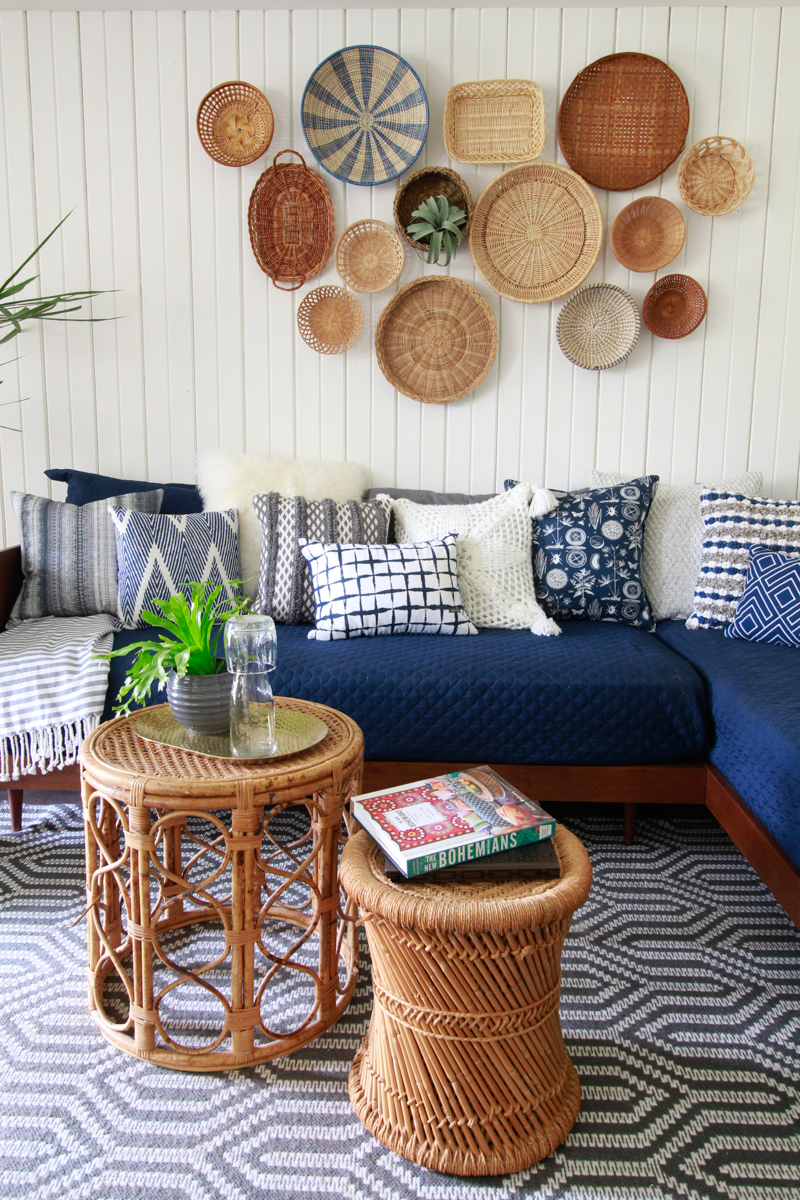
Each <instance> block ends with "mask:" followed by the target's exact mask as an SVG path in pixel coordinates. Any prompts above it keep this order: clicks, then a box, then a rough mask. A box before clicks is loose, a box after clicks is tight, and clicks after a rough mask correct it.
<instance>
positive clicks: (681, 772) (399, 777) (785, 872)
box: [0, 546, 800, 928]
mask: <svg viewBox="0 0 800 1200" xmlns="http://www.w3.org/2000/svg"><path fill="white" fill-rule="evenodd" d="M21 586H22V566H21V559H20V548H19V546H14V547H12V548H11V549H8V550H1V551H0V629H2V628H5V624H6V621H7V620H8V616H9V613H10V612H11V608H12V605H13V603H14V600H15V599H16V597H17V595H18V594H19V590H20V587H21ZM465 765H466V764H465V763H444V762H367V763H365V764H364V781H363V788H364V791H368V792H371V791H378V790H379V789H381V788H388V787H395V786H401V785H402V784H404V783H408V781H409V779H425V778H427V777H428V776H431V775H440V774H443V773H444V772H446V771H454V770H456V769H458V768H463V767H464V766H465ZM472 765H477V764H472ZM491 765H492V766H493V767H494V768H495V770H497V771H499V773H500V774H501V775H502V776H503V777H504V778H505V779H508V780H509V782H510V783H513V784H515V785H516V786H517V787H519V788H520V789H521V790H522V791H524V792H527V793H528V794H530V795H532V796H535V797H536V799H537V800H538V801H539V802H540V803H542V804H544V805H545V807H546V806H547V805H548V804H554V803H581V804H585V803H590V802H603V803H616V804H619V803H621V804H623V805H624V806H625V844H626V845H628V846H629V845H631V843H632V842H633V838H634V829H635V823H636V810H637V806H638V805H640V804H704V805H705V806H706V807H707V808H708V809H710V811H711V812H712V813H713V814H714V816H715V817H716V819H717V820H718V821H719V823H720V825H721V826H722V828H723V829H724V830H725V832H726V833H727V834H728V836H729V837H730V838H731V840H732V841H733V842H734V843H735V844H736V846H738V848H739V850H741V852H742V854H743V855H744V857H745V858H746V859H747V861H748V862H749V863H750V865H751V866H752V867H753V868H754V869H755V870H756V871H757V873H758V874H759V875H760V876H761V878H762V880H763V881H764V883H765V884H766V885H767V887H768V888H769V889H770V891H771V892H772V894H773V896H774V897H775V899H776V900H777V901H778V903H779V904H780V905H781V906H782V907H783V908H784V909H785V910H786V912H787V913H788V915H789V917H790V918H791V919H792V921H793V922H794V923H795V925H796V926H797V927H798V928H800V871H798V869H797V867H795V866H794V864H793V863H792V862H791V860H790V859H789V858H788V856H787V855H786V854H785V853H784V851H783V850H782V849H781V847H780V846H779V845H778V843H777V842H776V840H775V838H774V837H773V836H772V834H771V833H769V832H768V830H767V829H766V828H765V827H764V825H763V824H762V822H761V821H760V820H759V819H758V817H756V816H755V814H754V813H752V812H751V811H750V809H749V808H748V807H747V805H746V804H745V802H744V801H743V800H742V799H741V797H740V796H739V795H738V794H737V793H736V792H735V791H734V789H733V788H732V787H731V786H730V784H729V783H728V781H727V780H726V779H725V777H724V775H722V774H721V773H720V772H719V771H718V770H717V769H716V767H713V766H712V765H711V764H710V763H686V764H683V763H682V764H677V765H676V764H666V765H663V766H638V767H576V766H563V767H560V766H538V765H533V766H520V765H518V764H515V763H492V764H491ZM27 790H36V791H41V790H49V791H65V792H71V791H79V790H80V774H79V768H78V766H77V765H75V766H72V767H65V768H64V769H63V770H61V771H51V772H49V773H48V774H46V775H25V776H23V777H22V778H21V779H19V780H16V781H15V783H14V786H13V787H10V788H9V789H8V800H9V804H10V807H11V827H12V829H13V830H17V831H18V830H20V829H21V828H22V802H23V796H24V793H25V791H27Z"/></svg>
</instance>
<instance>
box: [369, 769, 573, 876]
mask: <svg viewBox="0 0 800 1200" xmlns="http://www.w3.org/2000/svg"><path fill="white" fill-rule="evenodd" d="M353 815H354V816H355V818H356V820H357V821H358V822H359V824H360V825H361V826H362V827H363V828H364V829H365V830H366V831H367V833H368V834H370V836H371V837H372V838H373V839H374V840H375V841H376V842H377V843H378V845H379V846H380V847H381V849H382V850H383V853H384V855H385V858H386V875H387V877H388V878H400V879H403V878H405V879H410V878H413V877H414V876H415V875H427V874H429V873H432V872H437V874H439V873H441V875H442V878H443V879H444V878H446V879H447V880H449V881H456V880H458V881H459V882H460V881H463V880H469V879H475V880H478V879H482V878H484V877H486V876H488V875H492V876H495V875H501V874H502V875H506V874H511V873H514V874H518V873H524V874H532V875H534V876H539V877H542V878H553V877H557V876H558V875H559V874H560V870H561V868H560V864H559V861H558V855H557V854H556V850H555V847H554V845H553V843H552V841H551V839H552V836H553V834H554V833H555V828H556V823H555V820H554V819H553V817H551V816H550V815H549V813H546V812H545V811H544V809H543V808H541V807H540V806H539V805H538V804H537V803H536V802H535V801H534V800H530V799H528V797H527V796H524V795H523V794H522V792H520V791H517V789H516V788H515V787H512V785H511V784H510V783H507V782H506V780H505V779H502V778H501V777H500V776H499V775H498V774H497V772H496V771H493V770H492V769H491V768H490V767H467V768H465V769H464V770H463V771H453V772H452V773H451V774H449V775H437V776H436V777H435V778H433V779H422V780H420V781H419V782H417V783H410V784H408V785H407V786H406V787H403V788H393V789H390V790H388V791H382V792H369V793H368V794H367V795H365V796H356V797H355V798H354V800H353Z"/></svg>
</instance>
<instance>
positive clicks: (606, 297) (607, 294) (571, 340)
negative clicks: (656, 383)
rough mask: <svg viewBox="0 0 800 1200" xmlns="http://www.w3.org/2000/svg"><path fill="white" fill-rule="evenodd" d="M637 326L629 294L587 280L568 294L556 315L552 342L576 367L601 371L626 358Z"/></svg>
mask: <svg viewBox="0 0 800 1200" xmlns="http://www.w3.org/2000/svg"><path fill="white" fill-rule="evenodd" d="M639 328H640V322H639V309H638V308H637V307H636V301H635V300H634V299H633V296H629V295H628V293H627V292H624V291H623V290H622V288H619V287H615V286H614V285H613V284H610V283H590V284H587V286H586V287H582V288H580V289H579V291H577V292H576V293H575V295H574V296H571V297H570V298H569V300H568V301H567V303H566V304H565V305H564V307H563V308H562V310H561V312H560V313H559V314H558V321H557V322H556V341H557V342H558V344H559V346H560V347H561V350H562V351H563V353H564V354H565V355H566V357H567V358H568V359H569V361H570V362H573V363H575V365H576V366H578V367H583V368H584V369H585V370H587V371H603V370H606V369H607V368H608V367H616V366H617V364H618V363H621V362H622V361H623V360H624V359H626V358H627V357H628V355H629V354H630V352H631V350H632V349H633V347H634V346H635V345H636V342H637V340H638V338H639Z"/></svg>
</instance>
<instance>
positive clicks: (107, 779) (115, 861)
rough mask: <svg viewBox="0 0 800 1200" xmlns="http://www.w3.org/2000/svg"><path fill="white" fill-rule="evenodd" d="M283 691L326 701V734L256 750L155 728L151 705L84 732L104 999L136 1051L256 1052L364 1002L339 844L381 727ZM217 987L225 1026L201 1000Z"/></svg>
mask: <svg viewBox="0 0 800 1200" xmlns="http://www.w3.org/2000/svg"><path fill="white" fill-rule="evenodd" d="M276 703H277V704H278V706H279V707H283V708H289V709H294V710H300V711H306V712H311V713H313V714H314V715H315V716H317V717H319V718H321V719H322V720H323V721H324V722H325V723H326V725H327V726H328V734H327V736H326V737H325V738H324V739H323V740H322V741H321V742H318V743H317V745H316V746H313V747H311V748H310V749H308V750H303V751H301V752H300V753H298V754H294V755H292V756H290V757H287V758H284V759H280V760H278V761H276V762H274V763H273V764H271V765H266V764H264V763H261V764H258V765H251V766H248V765H246V764H244V763H239V762H236V761H232V760H229V759H219V758H211V757H209V756H206V755H201V754H193V753H191V752H190V751H186V750H180V749H177V748H174V747H172V746H164V745H161V744H158V743H155V742H150V741H144V740H143V739H142V738H140V737H139V736H138V735H137V734H136V733H134V731H133V728H132V724H133V721H134V720H135V719H136V714H135V715H134V716H133V717H126V718H121V719H119V720H116V721H109V722H107V723H106V724H104V725H101V726H100V728H99V729H97V730H96V731H95V732H94V733H93V734H91V736H90V737H88V738H87V739H86V741H85V742H84V745H83V750H82V752H81V787H82V793H83V812H84V820H85V826H86V890H87V904H88V909H87V912H88V917H89V930H88V941H89V1008H90V1010H91V1013H92V1016H93V1017H94V1020H95V1022H96V1023H97V1025H98V1027H99V1029H100V1031H101V1033H102V1034H103V1036H104V1037H106V1038H107V1039H108V1041H110V1042H111V1043H112V1044H113V1045H114V1046H117V1047H118V1048H119V1049H120V1050H125V1051H126V1052H127V1053H128V1054H133V1055H135V1057H136V1058H143V1059H147V1060H148V1061H149V1062H154V1063H157V1064H158V1065H159V1066H163V1067H172V1068H174V1069H176V1070H180V1071H223V1070H229V1069H230V1068H232V1067H248V1066H253V1065H254V1064H255V1063H260V1062H266V1061H268V1060H269V1059H273V1058H278V1057H279V1056H280V1055H283V1054H289V1053H290V1052H291V1051H293V1050H296V1049H298V1047H300V1046H304V1045H305V1044H306V1043H307V1042H310V1041H312V1040H313V1039H314V1038H316V1037H318V1036H319V1035H320V1034H321V1033H323V1032H324V1031H325V1030H326V1029H328V1028H329V1027H330V1026H331V1025H333V1024H334V1022H335V1021H337V1020H338V1019H339V1017H340V1016H341V1015H342V1013H343V1012H344V1011H345V1009H346V1008H347V1006H348V1004H349V1003H350V1000H351V997H352V995H353V991H354V989H355V984H356V977H357V974H358V946H357V940H356V932H355V927H354V925H353V922H352V921H351V920H350V921H348V920H346V919H345V914H344V913H343V912H342V910H341V908H340V903H341V900H340V890H339V880H338V874H337V859H338V851H339V842H340V831H341V823H342V815H343V812H344V808H345V804H346V802H347V801H348V799H349V797H350V795H351V793H352V792H353V791H354V790H357V789H358V786H359V784H360V778H361V770H362V766H363V758H364V739H363V737H362V734H361V730H360V729H359V727H358V726H357V725H356V724H355V723H354V722H353V721H351V720H350V719H349V717H346V716H344V715H343V714H342V713H339V712H336V711H334V709H332V708H326V707H325V706H324V705H321V704H310V703H308V702H306V701H303V700H286V699H278V700H277V701H276ZM297 806H304V809H303V808H298V807H297ZM306 812H307V814H308V816H306V815H305V813H306ZM301 818H302V820H301ZM298 822H299V823H300V824H301V825H302V828H300V830H299V832H298ZM190 927H191V928H190ZM195 945H197V946H198V947H199V949H195ZM273 981H275V982H274V983H273ZM271 984H272V990H270V985H271ZM298 994H299V995H300V997H301V1000H300V1002H299V1004H298V1001H297V996H298ZM273 996H275V997H276V999H274V1000H273V999H272V997H273ZM306 999H307V1003H306ZM211 1000H213V1001H215V1002H216V1005H215V1008H216V1012H217V1013H218V1014H219V1019H218V1022H217V1024H216V1025H215V1026H212V1027H210V1028H209V1027H208V1026H207V1024H205V1023H203V1021H207V1020H208V1018H207V1016H204V1017H203V1021H200V1019H199V1018H198V1017H197V1015H196V1014H197V1012H198V1010H200V1011H202V1013H204V1014H205V1013H207V1010H208V1002H209V1001H211ZM290 1001H291V1003H290ZM203 1006H205V1007H203ZM298 1006H299V1007H300V1008H301V1009H303V1008H305V1009H306V1010H307V1011H301V1013H300V1015H299V1016H295V1015H294V1014H295V1011H296V1009H297V1008H298ZM288 1009H291V1013H292V1017H291V1020H290V1021H288V1020H287V1019H286V1014H287V1010H288ZM211 1019H212V1021H213V1016H212V1018H211ZM201 1024H202V1028H200V1027H199V1025H201ZM287 1024H288V1025H290V1026H291V1028H287V1027H286V1026H287Z"/></svg>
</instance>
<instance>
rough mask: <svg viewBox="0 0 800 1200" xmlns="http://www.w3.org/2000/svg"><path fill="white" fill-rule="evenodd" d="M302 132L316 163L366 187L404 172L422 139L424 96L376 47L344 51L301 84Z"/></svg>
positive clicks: (391, 56) (413, 76)
mask: <svg viewBox="0 0 800 1200" xmlns="http://www.w3.org/2000/svg"><path fill="white" fill-rule="evenodd" d="M302 120H303V132H304V133H305V135H306V141H307V142H308V145H309V149H310V150H311V153H312V154H313V155H314V157H315V158H316V159H317V160H318V162H319V163H320V165H321V166H323V167H324V168H325V170H326V171H329V172H330V173H331V175H334V176H335V177H336V178H337V179H343V180H344V181H345V183H357V184H360V185H362V186H372V185H373V184H376V183H387V182H388V181H389V180H390V179H396V178H397V176H398V175H402V173H403V172H404V171H407V170H408V168H409V167H410V166H411V164H412V163H413V162H414V161H415V160H416V158H417V156H418V155H419V152H420V150H421V149H422V147H423V145H424V144H425V138H426V137H427V136H428V98H427V96H426V95H425V89H424V88H423V86H422V82H421V80H420V78H419V75H417V73H416V71H415V70H414V69H413V68H412V67H410V66H409V65H408V63H407V62H405V60H404V59H402V58H400V56H399V54H395V53H394V52H393V51H392V50H385V49H384V48H383V47H382V46H347V47H346V48H345V49H344V50H337V51H336V53H335V54H331V56H330V57H329V58H326V59H325V61H324V62H321V63H320V64H319V66H318V67H317V69H316V70H315V71H314V74H313V75H312V76H311V78H310V79H309V81H308V83H307V84H306V89H305V91H304V93H303V106H302Z"/></svg>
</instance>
